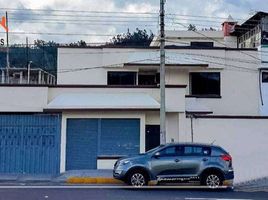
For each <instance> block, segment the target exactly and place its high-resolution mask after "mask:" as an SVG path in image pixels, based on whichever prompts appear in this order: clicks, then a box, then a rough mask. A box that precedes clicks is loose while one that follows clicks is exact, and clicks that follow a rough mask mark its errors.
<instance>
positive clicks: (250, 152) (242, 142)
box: [180, 118, 268, 183]
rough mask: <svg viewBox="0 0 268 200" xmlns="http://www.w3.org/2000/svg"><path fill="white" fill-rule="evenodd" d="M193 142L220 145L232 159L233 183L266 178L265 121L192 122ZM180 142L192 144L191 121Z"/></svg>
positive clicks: (267, 124) (267, 137)
mask: <svg viewBox="0 0 268 200" xmlns="http://www.w3.org/2000/svg"><path fill="white" fill-rule="evenodd" d="M193 129H194V142H202V143H212V142H213V141H215V142H214V144H217V145H220V146H222V147H223V148H224V149H226V150H227V151H228V152H229V153H230V154H231V156H232V157H233V166H234V170H235V182H236V183H239V182H243V181H248V180H252V179H256V178H262V177H266V176H268V171H267V169H268V159H267V155H266V154H267V151H268V146H267V144H268V131H267V130H268V119H223V118H222V119H214V118H197V119H193ZM185 133H186V134H183V135H180V136H181V137H180V141H191V129H190V119H186V126H185Z"/></svg>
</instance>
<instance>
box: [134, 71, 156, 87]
mask: <svg viewBox="0 0 268 200" xmlns="http://www.w3.org/2000/svg"><path fill="white" fill-rule="evenodd" d="M138 80H139V85H157V84H159V73H139V78H138Z"/></svg>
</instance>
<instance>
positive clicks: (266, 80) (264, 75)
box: [262, 72, 268, 83]
mask: <svg viewBox="0 0 268 200" xmlns="http://www.w3.org/2000/svg"><path fill="white" fill-rule="evenodd" d="M262 82H263V83H268V72H262Z"/></svg>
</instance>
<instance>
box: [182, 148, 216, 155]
mask: <svg viewBox="0 0 268 200" xmlns="http://www.w3.org/2000/svg"><path fill="white" fill-rule="evenodd" d="M210 154H211V149H210V148H209V147H199V146H185V147H184V155H185V156H208V155H210Z"/></svg>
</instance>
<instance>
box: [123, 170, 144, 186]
mask: <svg viewBox="0 0 268 200" xmlns="http://www.w3.org/2000/svg"><path fill="white" fill-rule="evenodd" d="M127 182H128V184H129V185H132V186H135V187H141V186H145V185H147V184H148V178H147V176H146V174H145V173H144V172H141V171H133V172H130V173H129V175H128V179H127Z"/></svg>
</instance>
